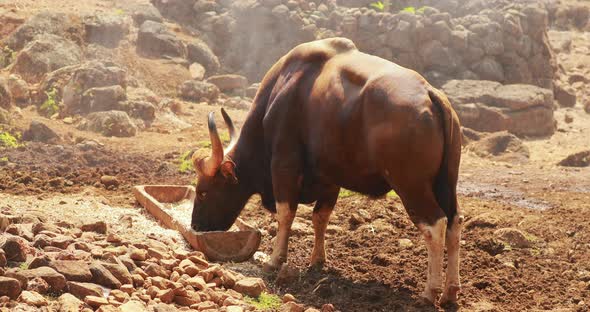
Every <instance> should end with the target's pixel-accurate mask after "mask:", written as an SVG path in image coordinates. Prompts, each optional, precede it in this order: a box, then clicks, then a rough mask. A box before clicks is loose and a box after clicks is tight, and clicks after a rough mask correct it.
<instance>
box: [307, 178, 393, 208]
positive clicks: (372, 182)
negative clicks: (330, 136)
mask: <svg viewBox="0 0 590 312" xmlns="http://www.w3.org/2000/svg"><path fill="white" fill-rule="evenodd" d="M328 185H337V186H339V187H341V188H345V189H347V190H351V191H353V192H357V193H360V194H363V195H367V196H369V197H382V196H384V195H385V194H387V193H388V192H389V191H391V186H390V185H389V184H388V183H387V181H385V179H383V177H381V176H380V175H367V176H355V177H343V176H337V175H334V176H326V175H322V177H318V176H311V175H307V176H305V177H304V180H303V185H302V190H301V196H300V199H299V202H300V203H304V204H309V203H312V202H315V201H316V200H317V199H318V198H319V197H320V196H321V195H322V194H323V193H324V192H326V190H327V189H328V187H327V186H328Z"/></svg>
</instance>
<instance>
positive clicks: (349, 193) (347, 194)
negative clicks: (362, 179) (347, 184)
mask: <svg viewBox="0 0 590 312" xmlns="http://www.w3.org/2000/svg"><path fill="white" fill-rule="evenodd" d="M355 195H359V193H356V192H353V191H351V190H347V189H345V188H341V189H340V193H339V194H338V198H347V197H351V196H355Z"/></svg>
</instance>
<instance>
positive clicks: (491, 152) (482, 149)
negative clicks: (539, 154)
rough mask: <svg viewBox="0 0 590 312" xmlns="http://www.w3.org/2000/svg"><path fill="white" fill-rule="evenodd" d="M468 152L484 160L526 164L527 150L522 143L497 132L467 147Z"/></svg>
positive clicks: (510, 136)
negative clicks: (490, 159)
mask: <svg viewBox="0 0 590 312" xmlns="http://www.w3.org/2000/svg"><path fill="white" fill-rule="evenodd" d="M469 150H471V151H473V152H474V153H475V154H476V155H478V156H480V157H485V158H494V159H497V160H502V161H512V162H526V161H527V160H528V158H529V157H530V156H529V150H528V148H527V147H526V145H524V144H523V142H522V141H521V140H520V139H519V138H517V137H516V136H515V135H513V134H509V133H508V132H505V131H504V132H497V133H493V134H490V135H488V136H485V137H484V138H483V139H481V140H479V141H476V142H474V143H472V144H470V145H469Z"/></svg>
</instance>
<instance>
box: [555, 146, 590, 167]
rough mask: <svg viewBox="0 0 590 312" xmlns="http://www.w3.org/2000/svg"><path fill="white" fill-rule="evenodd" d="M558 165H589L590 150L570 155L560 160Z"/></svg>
mask: <svg viewBox="0 0 590 312" xmlns="http://www.w3.org/2000/svg"><path fill="white" fill-rule="evenodd" d="M558 165H560V166H565V167H588V166H590V150H588V151H583V152H579V153H576V154H573V155H570V156H568V157H566V158H565V159H564V160H562V161H560V162H559V164H558Z"/></svg>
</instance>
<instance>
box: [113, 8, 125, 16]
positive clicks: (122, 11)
mask: <svg viewBox="0 0 590 312" xmlns="http://www.w3.org/2000/svg"><path fill="white" fill-rule="evenodd" d="M124 14H125V11H124V10H123V9H115V15H124Z"/></svg>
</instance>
